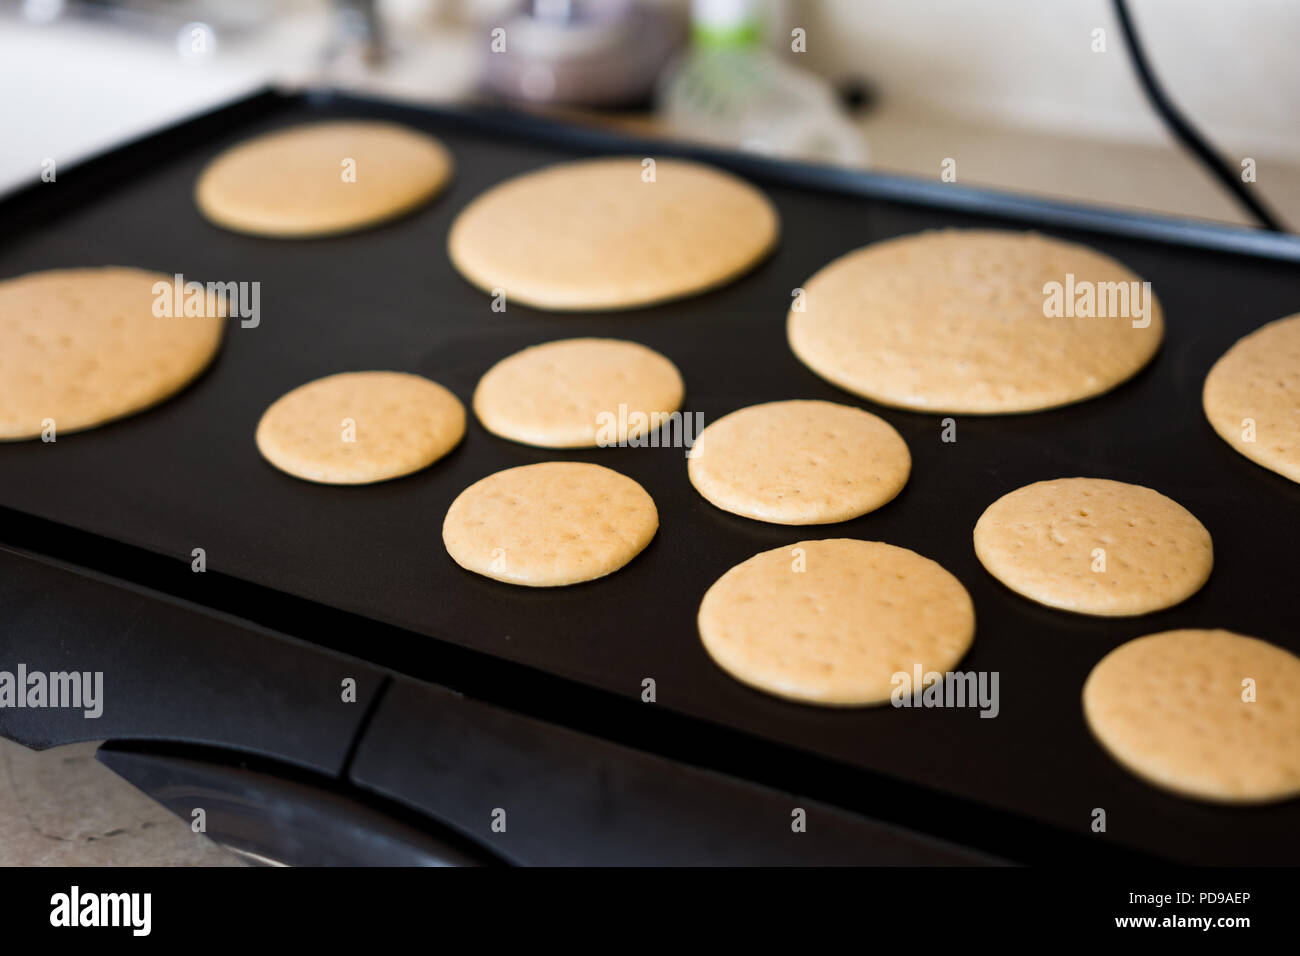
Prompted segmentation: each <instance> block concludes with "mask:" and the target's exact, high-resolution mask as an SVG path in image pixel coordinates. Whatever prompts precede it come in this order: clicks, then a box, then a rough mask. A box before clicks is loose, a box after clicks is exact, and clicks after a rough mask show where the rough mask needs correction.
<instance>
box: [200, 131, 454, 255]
mask: <svg viewBox="0 0 1300 956" xmlns="http://www.w3.org/2000/svg"><path fill="white" fill-rule="evenodd" d="M451 172H452V159H451V154H450V153H449V152H447V149H446V147H444V146H443V145H442V143H440V142H439V141H438V140H436V139H434V138H433V137H432V136H429V135H427V134H425V133H421V132H417V131H416V130H413V129H408V128H406V127H405V126H398V125H397V124H395V123H382V122H375V121H370V120H337V121H330V122H324V123H311V124H308V125H305V126H294V127H290V128H289V129H283V130H278V131H276V132H274V133H266V134H264V135H262V136H258V137H256V138H254V139H250V140H248V141H246V142H243V143H240V144H238V145H237V146H233V147H231V148H230V149H228V150H226V151H225V152H223V153H221V154H220V155H219V156H217V157H216V158H215V159H213V160H212V161H211V162H210V163H208V165H207V166H206V167H205V168H204V170H203V172H202V173H200V174H199V179H198V183H197V185H196V186H195V190H194V198H195V202H197V203H198V206H199V209H200V210H201V211H202V213H203V215H205V216H207V217H208V219H210V220H211V221H212V222H214V223H216V224H217V225H219V226H224V227H225V228H227V229H233V230H235V231H237V232H246V233H253V234H256V235H261V236H275V237H279V238H284V239H292V238H304V237H309V236H325V235H332V234H336V233H342V232H350V231H352V230H354V229H361V228H364V227H366V226H372V225H375V224H376V223H379V222H383V221H384V220H387V219H392V218H394V217H396V216H400V215H401V214H402V213H405V212H408V211H410V210H412V209H414V208H415V207H416V206H419V205H421V204H423V203H425V202H427V201H428V200H430V199H432V198H433V197H434V196H435V195H436V194H437V193H438V192H440V191H441V190H442V188H443V186H444V185H445V184H446V182H447V180H448V179H449V178H450V177H451Z"/></svg>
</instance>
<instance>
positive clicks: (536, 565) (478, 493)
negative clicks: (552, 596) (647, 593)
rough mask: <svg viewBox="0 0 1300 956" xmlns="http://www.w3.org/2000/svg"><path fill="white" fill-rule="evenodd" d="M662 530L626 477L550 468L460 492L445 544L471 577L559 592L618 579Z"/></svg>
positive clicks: (502, 476) (525, 468) (504, 474)
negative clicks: (567, 587) (612, 575)
mask: <svg viewBox="0 0 1300 956" xmlns="http://www.w3.org/2000/svg"><path fill="white" fill-rule="evenodd" d="M658 527H659V512H658V511H657V510H656V509H655V503H654V500H653V499H652V498H651V497H650V495H648V494H647V493H646V490H645V489H644V488H642V487H641V486H640V485H639V484H637V483H636V482H635V481H633V480H632V479H631V478H629V477H627V476H626V475H622V474H620V473H618V472H617V471H614V470H613V469H611V468H603V467H601V466H600V465H589V464H585V463H583V462H576V461H547V462H541V463H539V464H536V465H521V466H520V467H518V468H507V469H506V470H505V471H498V472H496V473H495V474H491V475H488V476H487V477H486V478H483V479H481V480H479V481H476V482H475V483H474V484H472V485H470V486H469V487H468V488H466V489H465V490H464V491H462V492H461V493H460V495H459V496H457V498H456V500H455V501H453V502H452V503H451V507H450V508H448V509H447V517H446V518H445V519H444V520H443V523H442V541H443V544H444V545H446V547H447V553H448V554H450V555H451V557H452V560H454V561H455V562H456V563H457V564H459V565H460V566H461V567H462V568H465V569H466V570H467V571H473V572H475V573H476V574H482V575H484V576H486V577H489V578H494V579H496V580H497V581H505V582H507V583H509V584H522V585H526V586H528V587H558V586H561V585H565V584H577V583H579V582H581V581H591V580H593V579H595V578H600V577H604V576H605V575H607V574H610V573H612V572H614V571H617V570H618V569H619V568H621V567H623V565H625V564H627V563H628V562H629V561H631V560H632V559H633V558H635V557H636V556H637V555H638V554H640V553H641V551H642V549H643V548H645V546H646V545H647V544H649V543H650V539H651V538H653V537H654V535H655V531H656V530H657V529H658Z"/></svg>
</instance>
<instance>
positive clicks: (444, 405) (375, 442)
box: [257, 372, 465, 485]
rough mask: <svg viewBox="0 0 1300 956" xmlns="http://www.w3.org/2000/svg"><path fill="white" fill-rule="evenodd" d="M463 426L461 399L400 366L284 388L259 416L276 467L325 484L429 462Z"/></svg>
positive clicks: (260, 443) (263, 446)
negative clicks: (284, 391) (281, 393)
mask: <svg viewBox="0 0 1300 956" xmlns="http://www.w3.org/2000/svg"><path fill="white" fill-rule="evenodd" d="M464 434H465V407H464V406H463V405H461V403H460V399H458V398H457V397H456V396H455V395H453V394H452V393H451V392H449V391H447V389H445V388H443V387H442V386H441V385H439V384H438V383H436V382H431V381H429V380H428V379H427V378H422V377H421V376H419V375H408V374H407V373H405V372H343V373H340V374H338V375H329V376H326V377H325V378H318V379H316V380H315V381H312V382H308V383H307V384H306V385H300V386H298V387H297V388H295V389H294V390H293V391H291V392H289V393H288V394H286V395H283V396H281V397H280V398H279V399H277V400H276V401H275V403H274V404H272V405H271V407H270V408H268V409H267V410H266V412H265V413H264V414H263V415H262V420H261V421H259V422H258V423H257V448H258V450H259V451H260V452H261V453H262V455H263V456H264V457H265V458H266V460H267V461H269V462H270V463H271V464H272V465H274V466H275V467H276V468H279V469H280V470H281V471H284V472H287V473H288V474H290V475H293V476H295V477H297V478H305V479H306V480H307V481H316V482H320V483H322V484H328V485H362V484H369V483H370V482H374V481H387V480H388V479H389V478H399V477H401V476H402V475H409V474H410V473H411V472H414V471H419V470H420V469H421V468H427V467H428V466H429V465H431V464H433V463H434V462H435V461H437V460H438V459H439V458H441V457H442V456H443V455H445V454H447V452H449V451H451V450H452V449H453V448H455V447H456V445H457V443H459V442H460V440H461V437H462V436H463V435H464Z"/></svg>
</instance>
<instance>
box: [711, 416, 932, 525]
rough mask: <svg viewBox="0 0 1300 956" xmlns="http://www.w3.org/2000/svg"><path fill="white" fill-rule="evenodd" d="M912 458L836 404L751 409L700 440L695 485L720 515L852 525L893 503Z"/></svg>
mask: <svg viewBox="0 0 1300 956" xmlns="http://www.w3.org/2000/svg"><path fill="white" fill-rule="evenodd" d="M911 470H912V456H911V455H910V454H909V453H908V450H907V443H906V442H904V441H903V438H902V436H901V435H899V434H898V432H896V431H894V429H893V427H892V426H891V425H890V424H889V423H888V422H886V421H884V420H883V419H881V418H877V417H876V416H875V415H872V414H871V413H870V412H864V411H863V410H862V409H860V408H853V407H852V406H849V405H837V404H835V403H834V402H820V401H798V400H795V401H785V402H767V403H766V404H763V405H751V406H749V407H748V408H742V409H740V410H739V411H735V412H732V413H731V414H729V415H724V416H723V417H722V418H719V419H718V420H717V421H715V422H713V423H712V424H711V425H709V427H707V428H706V429H704V431H703V432H701V433H700V436H699V437H698V438H697V439H696V440H695V444H694V446H692V449H691V458H690V463H689V466H688V471H689V473H690V479H691V484H692V485H694V486H695V490H696V491H698V492H699V493H700V494H702V495H703V496H704V497H705V498H706V499H708V501H710V502H711V503H712V504H714V505H716V506H717V507H719V508H721V509H722V510H723V511H730V512H731V513H732V514H738V515H743V516H745V517H746V518H754V519H756V520H758V521H769V522H771V523H773V524H800V525H802V524H828V523H830V522H834V521H847V520H849V519H850V518H856V517H857V516H858V515H863V514H866V513H867V512H868V511H874V510H875V509H877V508H879V507H880V506H881V505H883V504H886V503H887V502H889V501H891V500H893V498H894V496H895V495H897V494H898V493H899V492H900V491H901V490H902V489H903V485H905V484H906V483H907V477H908V475H909V474H910V472H911Z"/></svg>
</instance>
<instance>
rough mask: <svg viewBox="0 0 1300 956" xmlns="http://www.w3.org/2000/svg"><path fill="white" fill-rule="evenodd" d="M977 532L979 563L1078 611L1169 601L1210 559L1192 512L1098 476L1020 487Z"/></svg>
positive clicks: (1196, 583)
mask: <svg viewBox="0 0 1300 956" xmlns="http://www.w3.org/2000/svg"><path fill="white" fill-rule="evenodd" d="M974 537H975V554H976V555H977V556H978V557H979V559H980V562H981V563H982V564H983V565H984V567H985V568H986V569H988V572H989V573H990V574H992V575H993V576H994V577H995V578H997V579H998V580H999V581H1001V582H1002V583H1003V584H1005V585H1006V586H1007V587H1009V588H1010V589H1011V590H1013V591H1015V592H1016V593H1017V594H1021V595H1023V596H1025V597H1027V598H1029V599H1030V600H1031V601H1037V602H1038V603H1039V604H1045V605H1047V606H1048V607H1053V608H1058V609H1059V610H1062V611H1074V612H1076V613H1078V614H1093V615H1098V616H1104V617H1116V616H1123V615H1132V614H1149V613H1151V612H1152V611H1159V610H1162V609H1163V608H1167V607H1172V606H1173V605H1175V604H1178V603H1180V602H1182V601H1185V600H1187V598H1189V597H1191V596H1192V595H1193V594H1195V593H1196V592H1197V591H1199V590H1200V589H1201V585H1203V584H1204V583H1205V582H1206V579H1208V578H1209V576H1210V569H1211V568H1212V567H1213V566H1214V548H1213V546H1212V544H1211V542H1210V533H1209V532H1208V531H1206V530H1205V526H1204V525H1202V524H1201V523H1200V522H1199V521H1198V520H1196V516H1195V515H1193V514H1192V513H1191V512H1190V511H1188V510H1187V509H1186V508H1184V507H1183V506H1182V505H1180V504H1179V503H1178V502H1176V501H1174V500H1173V499H1171V498H1166V497H1165V496H1164V495H1162V494H1160V492H1158V491H1152V490H1151V489H1150V488H1143V487H1142V486H1141V485H1130V484H1125V483H1124V482H1122V481H1109V480H1107V479H1104V478H1057V479H1055V480H1052V481H1039V482H1035V483H1034V484H1032V485H1026V486H1025V487H1023V488H1018V489H1016V490H1015V491H1012V492H1010V493H1009V494H1006V495H1003V496H1002V497H1001V498H999V499H998V500H997V501H995V502H993V504H991V505H989V507H988V508H987V509H986V510H985V512H984V514H982V515H981V516H980V519H979V521H977V522H976V524H975V535H974Z"/></svg>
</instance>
